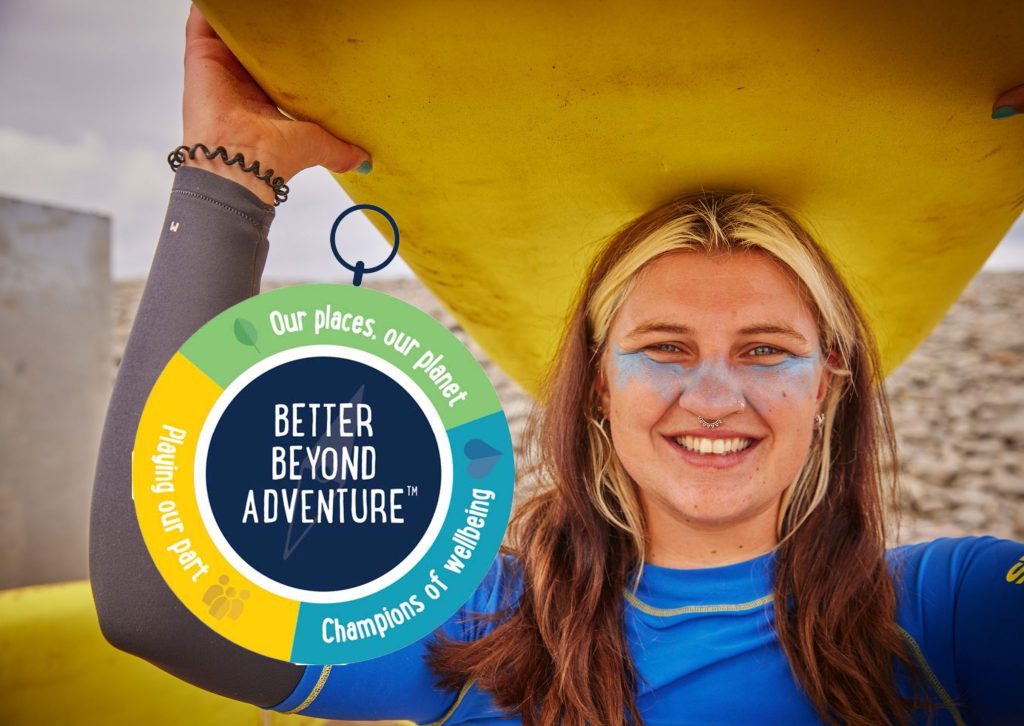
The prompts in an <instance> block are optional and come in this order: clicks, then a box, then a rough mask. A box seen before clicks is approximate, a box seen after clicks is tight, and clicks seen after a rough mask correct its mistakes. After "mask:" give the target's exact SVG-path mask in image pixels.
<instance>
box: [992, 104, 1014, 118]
mask: <svg viewBox="0 0 1024 726" xmlns="http://www.w3.org/2000/svg"><path fill="white" fill-rule="evenodd" d="M1016 115H1017V109H1015V108H1014V107H1013V106H1000V107H999V108H997V109H996V110H995V111H993V112H992V118H1007V117H1009V116H1016Z"/></svg>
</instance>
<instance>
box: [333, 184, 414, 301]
mask: <svg viewBox="0 0 1024 726" xmlns="http://www.w3.org/2000/svg"><path fill="white" fill-rule="evenodd" d="M362 209H369V210H371V211H373V212H377V213H378V214H380V215H382V216H383V217H384V219H386V220H388V224H390V225H391V229H392V231H393V232H394V233H395V234H394V242H393V243H392V245H391V254H389V255H388V256H387V258H386V259H385V260H384V261H383V262H381V263H380V264H379V265H376V266H374V267H367V266H366V263H364V262H363V261H362V260H359V261H357V262H356V263H355V264H354V265H352V264H350V263H349V262H348V261H347V260H346V259H345V258H344V257H342V256H341V253H340V252H338V240H337V232H338V227H339V226H340V225H341V221H342V220H343V219H345V217H347V216H348V215H350V214H352V213H353V212H358V211H360V210H362ZM331 252H333V253H334V256H335V257H336V258H337V260H338V262H340V263H341V265H342V267H344V268H345V269H347V270H351V271H352V273H353V277H352V284H353V285H355V286H356V287H359V286H360V285H361V284H362V282H363V275H365V274H368V273H370V272H379V271H380V270H383V269H384V268H385V267H387V266H388V265H389V264H390V263H391V261H392V260H393V259H395V255H397V254H398V224H396V223H395V219H394V217H392V216H391V215H390V214H388V212H387V211H385V210H384V209H382V208H381V207H378V206H377V205H375V204H356V205H354V206H352V207H349V208H348V209H346V210H345V211H344V212H342V213H341V214H339V215H338V218H337V219H335V220H334V225H333V226H331Z"/></svg>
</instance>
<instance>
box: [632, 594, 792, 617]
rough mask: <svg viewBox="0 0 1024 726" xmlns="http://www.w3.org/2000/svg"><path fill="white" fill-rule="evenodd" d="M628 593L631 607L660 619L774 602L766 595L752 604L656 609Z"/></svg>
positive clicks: (740, 608) (735, 611)
mask: <svg viewBox="0 0 1024 726" xmlns="http://www.w3.org/2000/svg"><path fill="white" fill-rule="evenodd" d="M624 592H625V593H626V600H627V601H628V602H629V604H630V605H632V606H633V607H635V608H636V609H637V610H640V611H641V612H645V613H647V614H648V615H656V616H658V617H663V618H666V617H672V616H674V615H691V614H693V613H738V612H742V611H744V610H753V609H755V608H759V607H761V606H763V605H767V604H768V603H770V602H772V601H773V600H774V597H773V596H772V595H765V596H764V597H759V598H758V599H757V600H751V601H750V602H739V603H728V604H723V605H684V606H683V607H678V608H656V607H654V606H653V605H648V604H647V603H645V602H643V601H642V600H639V599H638V598H637V597H636V595H634V594H633V593H631V592H630V591H629V590H625V591H624Z"/></svg>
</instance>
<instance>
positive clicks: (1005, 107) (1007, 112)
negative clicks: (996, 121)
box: [992, 86, 1024, 118]
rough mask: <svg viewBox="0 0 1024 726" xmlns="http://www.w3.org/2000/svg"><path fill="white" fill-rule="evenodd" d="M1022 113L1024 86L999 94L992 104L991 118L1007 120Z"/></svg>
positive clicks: (1023, 108)
mask: <svg viewBox="0 0 1024 726" xmlns="http://www.w3.org/2000/svg"><path fill="white" fill-rule="evenodd" d="M1022 113H1024V86H1015V87H1013V88H1010V89H1007V90H1005V91H1003V92H1002V93H1001V94H999V98H997V99H996V102H995V103H994V104H992V118H1007V117H1008V116H1016V115H1018V114H1022Z"/></svg>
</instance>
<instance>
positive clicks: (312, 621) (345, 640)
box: [291, 411, 515, 664]
mask: <svg viewBox="0 0 1024 726" xmlns="http://www.w3.org/2000/svg"><path fill="white" fill-rule="evenodd" d="M448 437H449V442H450V444H451V451H452V459H453V467H454V484H453V492H452V498H451V503H450V506H449V509H448V512H447V515H446V516H445V520H444V525H443V526H442V528H441V531H440V533H439V534H438V536H437V538H436V539H435V540H434V542H433V543H432V544H431V546H430V548H429V550H428V551H427V554H426V555H425V556H424V557H423V558H422V559H421V560H420V562H419V563H418V564H417V565H416V566H415V567H414V568H413V569H412V570H410V571H409V572H408V573H407V574H406V575H405V576H403V577H402V578H401V579H400V580H398V581H397V582H395V583H394V584H393V585H391V586H389V587H388V588H387V589H385V590H381V591H380V592H378V593H375V594H374V595H373V596H371V597H366V598H361V599H360V600H358V601H353V602H343V603H332V604H319V603H303V605H302V606H301V607H300V608H299V618H298V623H297V626H296V633H295V644H294V648H293V650H292V657H291V660H292V661H293V662H295V663H306V664H324V663H355V662H359V661H363V660H368V659H370V658H375V657H377V656H380V655H384V654H385V653H389V652H392V651H395V650H398V649H399V648H402V647H404V646H406V645H408V644H409V643H412V642H414V641H416V640H418V639H420V638H422V637H424V636H426V635H428V634H429V633H430V632H432V631H433V630H434V629H435V628H437V627H438V626H439V625H441V624H443V623H444V622H445V621H446V620H448V619H449V618H450V617H451V616H452V615H453V614H455V613H456V612H457V611H458V609H459V607H460V606H462V605H463V604H464V603H465V602H466V600H467V599H468V598H469V597H470V595H472V593H473V591H474V590H475V588H476V587H477V585H478V584H479V583H480V581H481V580H482V579H483V577H484V575H486V573H487V571H488V569H489V568H490V565H491V563H492V562H493V560H494V557H495V556H496V554H497V552H498V548H499V546H500V545H501V541H502V539H503V537H504V534H505V528H506V526H507V525H508V518H509V514H510V512H511V509H512V497H513V482H514V476H515V465H514V460H513V450H512V439H511V436H510V435H509V431H508V424H507V422H506V420H505V416H504V413H502V412H500V411H499V412H497V413H494V414H491V415H489V416H485V417H482V418H480V419H477V420H475V421H471V422H468V423H466V424H463V425H461V426H458V427H455V428H453V429H450V430H449V431H448ZM481 461H484V462H486V465H485V466H484V465H481V463H480V462H481ZM485 468H486V471H484V469H485Z"/></svg>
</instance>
